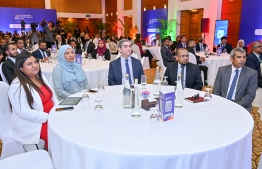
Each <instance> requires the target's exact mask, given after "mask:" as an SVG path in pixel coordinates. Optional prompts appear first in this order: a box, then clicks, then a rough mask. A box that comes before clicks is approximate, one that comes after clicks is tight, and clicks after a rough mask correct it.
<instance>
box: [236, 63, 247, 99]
mask: <svg viewBox="0 0 262 169" xmlns="http://www.w3.org/2000/svg"><path fill="white" fill-rule="evenodd" d="M245 79H246V68H245V67H244V66H243V67H242V70H241V73H240V74H239V78H238V82H237V88H236V96H237V93H238V91H239V89H240V88H241V86H242V84H243V82H244V81H245Z"/></svg>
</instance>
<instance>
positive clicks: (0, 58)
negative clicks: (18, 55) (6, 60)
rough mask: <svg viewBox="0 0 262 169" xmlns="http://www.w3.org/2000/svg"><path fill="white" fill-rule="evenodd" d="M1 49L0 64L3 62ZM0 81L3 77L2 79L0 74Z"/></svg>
mask: <svg viewBox="0 0 262 169" xmlns="http://www.w3.org/2000/svg"><path fill="white" fill-rule="evenodd" d="M3 57H4V56H3V51H2V50H0V65H1V64H2V62H3ZM0 81H3V79H2V77H1V75H0Z"/></svg>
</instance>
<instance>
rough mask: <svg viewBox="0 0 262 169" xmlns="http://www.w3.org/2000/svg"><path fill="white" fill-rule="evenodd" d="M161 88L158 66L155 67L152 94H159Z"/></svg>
mask: <svg viewBox="0 0 262 169" xmlns="http://www.w3.org/2000/svg"><path fill="white" fill-rule="evenodd" d="M160 88H161V78H160V74H159V67H157V68H156V76H155V79H154V83H153V95H154V96H159V91H160Z"/></svg>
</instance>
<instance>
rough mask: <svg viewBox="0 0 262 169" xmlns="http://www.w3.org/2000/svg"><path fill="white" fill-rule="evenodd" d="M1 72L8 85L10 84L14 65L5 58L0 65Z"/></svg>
mask: <svg viewBox="0 0 262 169" xmlns="http://www.w3.org/2000/svg"><path fill="white" fill-rule="evenodd" d="M2 71H3V74H4V76H5V78H6V80H7V81H8V83H9V84H11V82H12V81H13V79H14V74H15V63H14V62H13V61H12V60H11V59H9V58H7V59H6V60H5V61H4V63H3V64H2Z"/></svg>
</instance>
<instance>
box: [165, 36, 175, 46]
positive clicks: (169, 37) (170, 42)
mask: <svg viewBox="0 0 262 169" xmlns="http://www.w3.org/2000/svg"><path fill="white" fill-rule="evenodd" d="M166 38H167V39H168V40H169V48H170V46H172V45H173V41H172V38H171V36H169V35H168V36H166Z"/></svg>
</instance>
